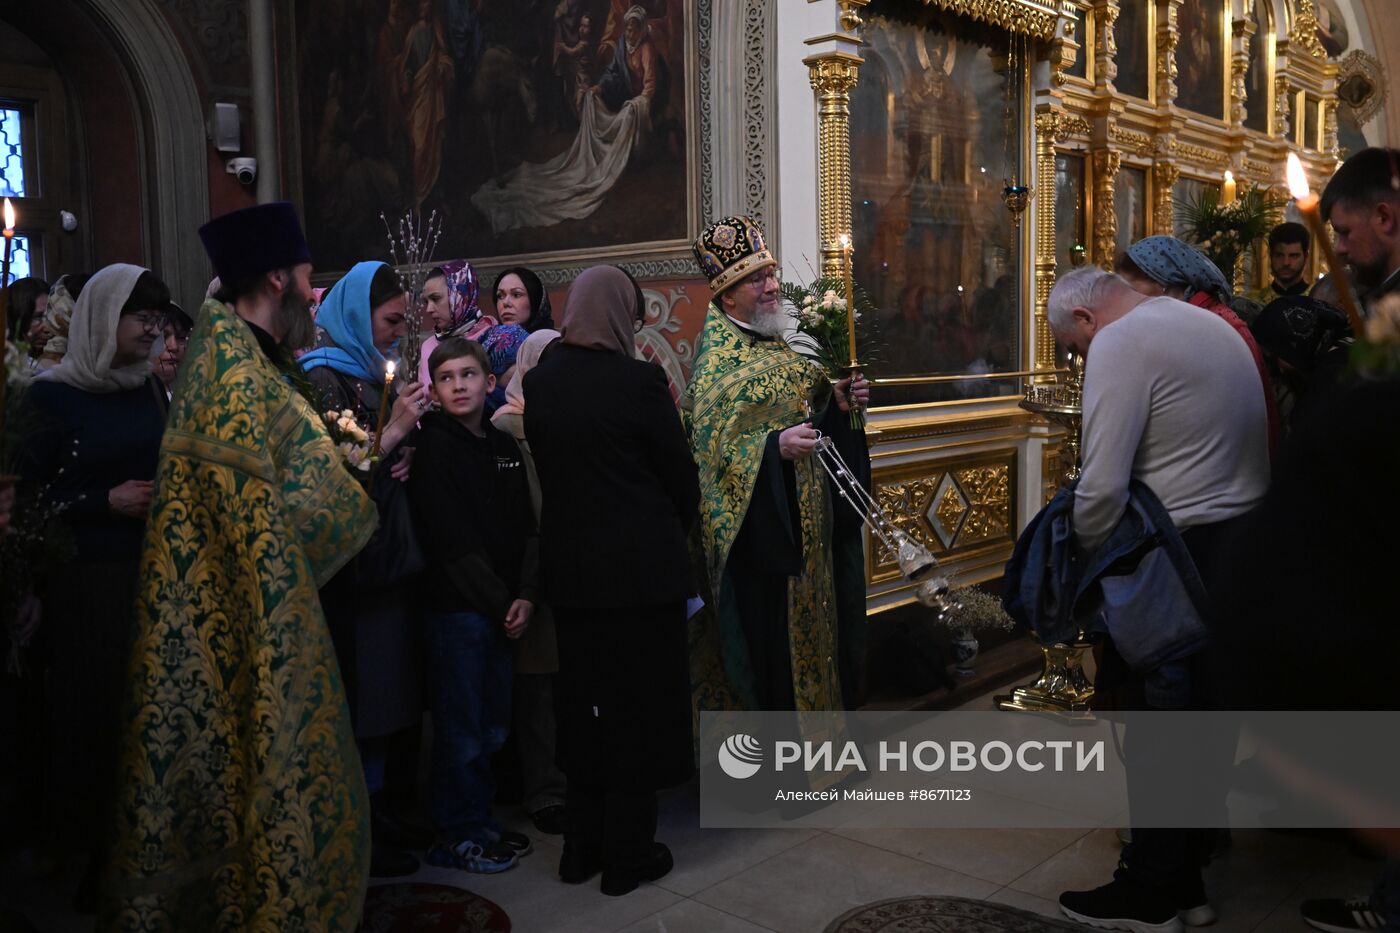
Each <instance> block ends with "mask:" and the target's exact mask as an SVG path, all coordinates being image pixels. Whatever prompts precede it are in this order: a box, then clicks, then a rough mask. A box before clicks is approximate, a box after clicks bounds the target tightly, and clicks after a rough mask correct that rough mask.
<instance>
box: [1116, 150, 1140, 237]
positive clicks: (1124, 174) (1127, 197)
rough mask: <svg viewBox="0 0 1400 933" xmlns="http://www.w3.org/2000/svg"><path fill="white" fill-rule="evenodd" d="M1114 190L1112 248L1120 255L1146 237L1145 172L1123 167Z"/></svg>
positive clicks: (1126, 166)
mask: <svg viewBox="0 0 1400 933" xmlns="http://www.w3.org/2000/svg"><path fill="white" fill-rule="evenodd" d="M1114 188H1115V191H1114V199H1113V213H1114V215H1115V216H1116V217H1117V219H1118V238H1117V240H1115V241H1114V246H1115V247H1116V248H1117V250H1118V252H1120V253H1121V252H1123V251H1124V250H1125V249H1127V248H1128V247H1129V246H1131V245H1132V244H1134V243H1136V242H1137V241H1138V240H1141V239H1142V238H1143V237H1144V236H1146V235H1147V170H1146V169H1141V168H1133V167H1131V166H1128V165H1125V166H1123V167H1122V168H1121V169H1120V170H1119V172H1118V180H1117V183H1116V184H1115V186H1114Z"/></svg>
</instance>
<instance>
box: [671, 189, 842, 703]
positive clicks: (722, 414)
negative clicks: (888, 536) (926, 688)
mask: <svg viewBox="0 0 1400 933" xmlns="http://www.w3.org/2000/svg"><path fill="white" fill-rule="evenodd" d="M695 256H696V259H697V261H698V262H699V263H700V269H701V271H702V272H704V273H705V275H706V277H707V278H708V279H709V281H710V288H711V290H712V291H713V292H714V294H715V298H714V301H713V302H712V303H711V304H710V307H709V309H708V311H707V313H706V316H705V325H704V329H703V330H702V332H701V334H700V339H699V341H698V345H697V349H696V355H695V365H694V366H693V367H692V369H691V377H690V383H689V386H688V388H687V390H686V398H685V409H686V412H685V414H686V426H687V429H688V431H689V433H690V442H691V450H692V452H693V453H694V455H695V461H696V464H697V466H698V467H699V472H700V490H701V497H702V498H701V504H700V510H701V511H700V526H701V538H702V542H701V550H702V552H703V556H704V566H705V571H706V574H707V576H708V578H709V592H708V593H707V594H706V601H707V602H708V603H710V606H711V607H712V611H709V612H706V613H702V614H700V615H698V616H697V617H696V619H695V622H694V623H693V627H692V633H691V668H692V682H693V685H694V689H695V695H696V706H697V707H698V708H699V709H702V710H703V709H711V710H713V709H735V708H740V709H750V710H759V709H768V710H801V711H820V710H837V709H849V708H853V707H854V706H856V705H857V704H858V700H859V695H860V692H861V687H862V684H861V680H862V675H863V667H864V661H865V657H864V655H865V652H864V646H865V625H866V620H865V569H864V552H863V541H862V534H861V523H860V518H859V516H858V515H856V513H855V512H854V511H852V510H851V509H850V507H849V506H847V505H846V504H844V502H835V503H834V500H833V496H832V494H831V490H830V489H829V488H828V479H827V477H826V474H825V472H824V471H823V470H822V467H821V465H820V464H819V463H817V462H816V458H815V457H814V456H813V455H812V448H813V444H814V442H815V438H816V433H817V429H818V428H819V429H820V430H821V432H822V433H823V434H826V435H828V436H830V437H832V439H833V440H834V441H836V443H837V445H838V448H839V449H840V450H841V453H842V456H843V457H844V458H845V459H846V461H847V463H849V464H850V465H851V467H852V469H853V470H854V471H855V472H856V474H857V476H858V478H859V481H860V482H862V483H863V484H864V485H865V486H867V488H868V486H869V475H870V474H869V468H870V460H869V455H868V452H867V450H866V446H865V435H864V433H863V432H860V431H858V430H854V429H852V428H851V427H850V420H849V418H848V417H847V416H846V415H845V414H843V413H842V412H841V410H840V406H839V405H838V404H837V401H836V398H835V396H834V393H833V391H832V385H831V383H830V380H829V379H828V378H827V375H826V373H825V372H824V371H823V370H822V369H821V368H820V367H819V366H817V364H816V363H814V362H812V361H811V360H809V359H807V358H806V357H803V356H801V355H800V354H798V353H797V352H796V351H794V350H793V349H792V348H791V347H790V346H789V345H788V344H787V342H786V341H785V340H784V339H783V337H782V334H783V332H784V330H785V329H786V328H787V326H788V325H789V323H790V318H789V317H788V315H787V314H786V313H785V312H784V311H783V310H782V309H781V307H780V305H779V301H778V279H779V275H778V269H777V261H776V260H775V259H774V258H773V256H772V254H771V253H770V252H769V251H768V249H767V248H766V247H765V246H764V243H763V235H762V233H761V232H760V231H759V229H758V227H757V226H755V225H754V223H753V222H752V221H751V220H749V219H748V218H747V217H727V218H724V219H723V220H720V221H717V222H716V223H714V224H712V225H711V226H710V227H709V228H707V229H706V230H705V232H704V233H702V234H701V235H700V237H699V238H698V239H697V240H696V241H695ZM837 388H838V391H839V390H842V389H847V388H848V386H847V385H846V384H845V381H843V382H842V383H841V384H838V386H837ZM867 391H868V389H867V388H866V384H865V383H864V382H863V380H862V381H860V382H858V383H857V390H856V392H855V393H854V394H856V395H857V398H859V396H860V395H863V394H865V393H866V392H867ZM809 408H810V409H811V410H812V411H813V412H815V414H814V415H813V416H812V419H811V421H810V422H808V414H807V411H808V409H809Z"/></svg>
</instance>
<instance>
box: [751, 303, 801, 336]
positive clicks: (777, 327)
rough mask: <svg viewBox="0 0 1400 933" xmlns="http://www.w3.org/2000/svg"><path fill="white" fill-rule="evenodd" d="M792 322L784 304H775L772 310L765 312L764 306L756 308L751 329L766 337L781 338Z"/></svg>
mask: <svg viewBox="0 0 1400 933" xmlns="http://www.w3.org/2000/svg"><path fill="white" fill-rule="evenodd" d="M791 321H792V319H791V318H789V317H788V315H787V313H786V312H784V311H783V306H782V304H781V303H777V302H775V303H774V304H773V307H772V309H771V310H765V309H764V307H763V306H762V305H759V306H758V307H757V308H755V309H754V312H753V319H752V320H750V321H749V328H750V329H751V330H753V331H756V332H757V333H760V334H762V335H763V336H765V337H781V336H782V335H783V332H784V331H786V330H787V329H788V325H789V324H790V323H791Z"/></svg>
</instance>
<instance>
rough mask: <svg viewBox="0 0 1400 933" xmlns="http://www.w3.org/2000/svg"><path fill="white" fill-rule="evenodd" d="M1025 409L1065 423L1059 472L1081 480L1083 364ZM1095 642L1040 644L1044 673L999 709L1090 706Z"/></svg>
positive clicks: (1032, 391)
mask: <svg viewBox="0 0 1400 933" xmlns="http://www.w3.org/2000/svg"><path fill="white" fill-rule="evenodd" d="M1021 407H1022V408H1024V409H1026V411H1030V412H1034V413H1035V414H1037V415H1040V416H1042V417H1044V418H1046V419H1048V420H1050V421H1052V422H1054V423H1055V424H1059V425H1063V426H1064V427H1065V429H1066V431H1067V433H1066V435H1065V454H1066V460H1067V461H1068V466H1066V467H1065V471H1064V473H1063V474H1061V476H1060V485H1061V486H1066V485H1068V484H1069V483H1071V482H1073V481H1074V480H1076V479H1078V478H1079V455H1080V430H1081V428H1082V427H1083V423H1084V364H1083V361H1082V360H1080V359H1079V358H1078V357H1077V356H1074V355H1071V356H1070V358H1069V378H1068V379H1065V380H1064V381H1061V382H1053V383H1041V384H1039V385H1032V386H1030V387H1029V388H1027V389H1026V397H1025V398H1024V399H1022V400H1021ZM1090 647H1091V646H1090V645H1089V643H1088V642H1086V641H1085V640H1084V637H1083V634H1082V633H1081V634H1080V636H1079V638H1077V639H1075V641H1074V643H1073V644H1068V645H1066V644H1063V643H1060V644H1054V645H1041V646H1040V650H1041V652H1042V653H1043V654H1044V656H1045V666H1044V668H1043V669H1042V670H1041V672H1040V676H1039V677H1037V678H1036V679H1035V680H1033V681H1031V682H1030V683H1028V684H1026V685H1025V686H1022V687H1017V688H1016V689H1014V690H1012V691H1011V692H1010V693H1009V694H1006V695H1004V696H999V697H997V698H996V703H997V709H1002V710H1016V711H1020V712H1053V713H1062V712H1080V711H1084V710H1087V709H1089V704H1090V701H1091V700H1092V699H1093V698H1094V686H1093V684H1091V683H1090V682H1089V678H1088V676H1087V675H1086V674H1085V673H1084V653H1085V652H1086V651H1088V650H1089V648H1090Z"/></svg>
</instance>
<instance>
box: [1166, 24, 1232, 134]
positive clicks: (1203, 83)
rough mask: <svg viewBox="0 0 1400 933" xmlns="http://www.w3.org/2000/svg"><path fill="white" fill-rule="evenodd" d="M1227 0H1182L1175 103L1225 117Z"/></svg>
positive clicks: (1184, 108) (1185, 108)
mask: <svg viewBox="0 0 1400 933" xmlns="http://www.w3.org/2000/svg"><path fill="white" fill-rule="evenodd" d="M1224 4H1225V0H1183V2H1182V4H1181V8H1180V9H1179V10H1178V11H1177V19H1176V22H1177V28H1178V29H1179V30H1180V33H1181V38H1180V40H1179V41H1178V42H1177V47H1176V70H1177V80H1176V87H1177V94H1176V105H1177V106H1178V107H1180V108H1182V109H1183V110H1190V111H1192V112H1194V113H1199V114H1202V115H1204V116H1207V117H1213V118H1215V119H1217V120H1223V119H1224V118H1225V33H1224V28H1225V26H1224V23H1225V7H1224Z"/></svg>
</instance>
